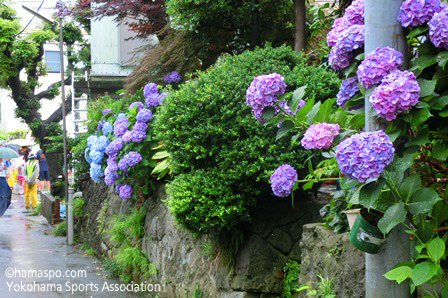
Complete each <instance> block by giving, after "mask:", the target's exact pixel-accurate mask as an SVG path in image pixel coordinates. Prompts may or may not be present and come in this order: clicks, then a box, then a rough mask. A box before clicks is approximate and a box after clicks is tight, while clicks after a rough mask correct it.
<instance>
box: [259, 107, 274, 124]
mask: <svg viewBox="0 0 448 298" xmlns="http://www.w3.org/2000/svg"><path fill="white" fill-rule="evenodd" d="M274 115H275V108H274V107H266V108H264V110H263V113H262V114H261V118H262V119H265V120H266V121H271V119H272V118H273V117H274Z"/></svg>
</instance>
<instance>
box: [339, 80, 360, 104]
mask: <svg viewBox="0 0 448 298" xmlns="http://www.w3.org/2000/svg"><path fill="white" fill-rule="evenodd" d="M358 91H359V87H358V78H357V77H350V78H348V79H346V80H343V81H342V82H341V87H340V88H339V92H338V94H337V95H336V103H337V104H338V106H340V107H341V108H344V106H345V104H346V103H347V101H348V100H349V99H350V98H352V96H353V95H355V94H356V92H358Z"/></svg>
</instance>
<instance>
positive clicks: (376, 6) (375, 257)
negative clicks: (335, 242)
mask: <svg viewBox="0 0 448 298" xmlns="http://www.w3.org/2000/svg"><path fill="white" fill-rule="evenodd" d="M401 3H402V0H364V19H365V53H366V54H367V53H369V52H371V51H373V50H375V49H376V48H377V47H386V46H388V47H391V48H395V49H397V50H398V51H400V52H401V53H402V54H403V55H404V61H407V57H408V48H407V43H406V38H405V35H404V31H403V28H402V27H401V25H400V24H399V23H398V21H397V16H398V12H399V9H400V6H401ZM370 94H371V92H366V97H365V115H366V116H365V117H366V118H365V130H366V131H376V130H378V129H380V124H379V123H378V121H377V120H376V119H377V118H376V117H375V113H374V112H373V110H372V107H371V105H370V102H369V97H370ZM409 251H410V241H409V235H408V234H406V233H405V231H404V227H402V226H398V227H396V228H395V229H393V230H392V231H391V233H390V234H389V236H388V237H387V240H386V243H385V245H384V248H383V249H382V251H381V252H380V253H379V254H368V253H366V254H365V260H366V274H365V286H366V298H408V297H409V296H410V293H409V283H406V282H403V283H401V284H400V285H399V284H397V283H396V282H392V281H389V280H387V279H386V278H385V277H384V276H383V275H384V274H385V273H386V272H387V271H389V270H390V269H391V268H392V267H393V266H394V265H396V264H397V263H398V262H402V261H407V260H409Z"/></svg>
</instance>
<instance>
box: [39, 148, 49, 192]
mask: <svg viewBox="0 0 448 298" xmlns="http://www.w3.org/2000/svg"><path fill="white" fill-rule="evenodd" d="M36 155H37V160H38V161H39V186H38V188H39V191H48V192H49V191H50V172H49V171H48V164H47V158H46V156H45V152H44V151H43V150H39V151H37V153H36Z"/></svg>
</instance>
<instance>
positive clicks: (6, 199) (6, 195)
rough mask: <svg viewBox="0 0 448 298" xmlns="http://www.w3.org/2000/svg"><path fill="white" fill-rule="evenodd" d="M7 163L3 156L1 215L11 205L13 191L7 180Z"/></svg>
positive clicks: (0, 197)
mask: <svg viewBox="0 0 448 298" xmlns="http://www.w3.org/2000/svg"><path fill="white" fill-rule="evenodd" d="M6 176H7V175H6V163H5V162H4V161H3V158H0V216H2V215H3V214H4V213H5V211H6V209H8V208H9V205H11V195H12V191H11V188H10V187H9V185H8V183H7V182H6V178H7V177H6Z"/></svg>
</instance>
